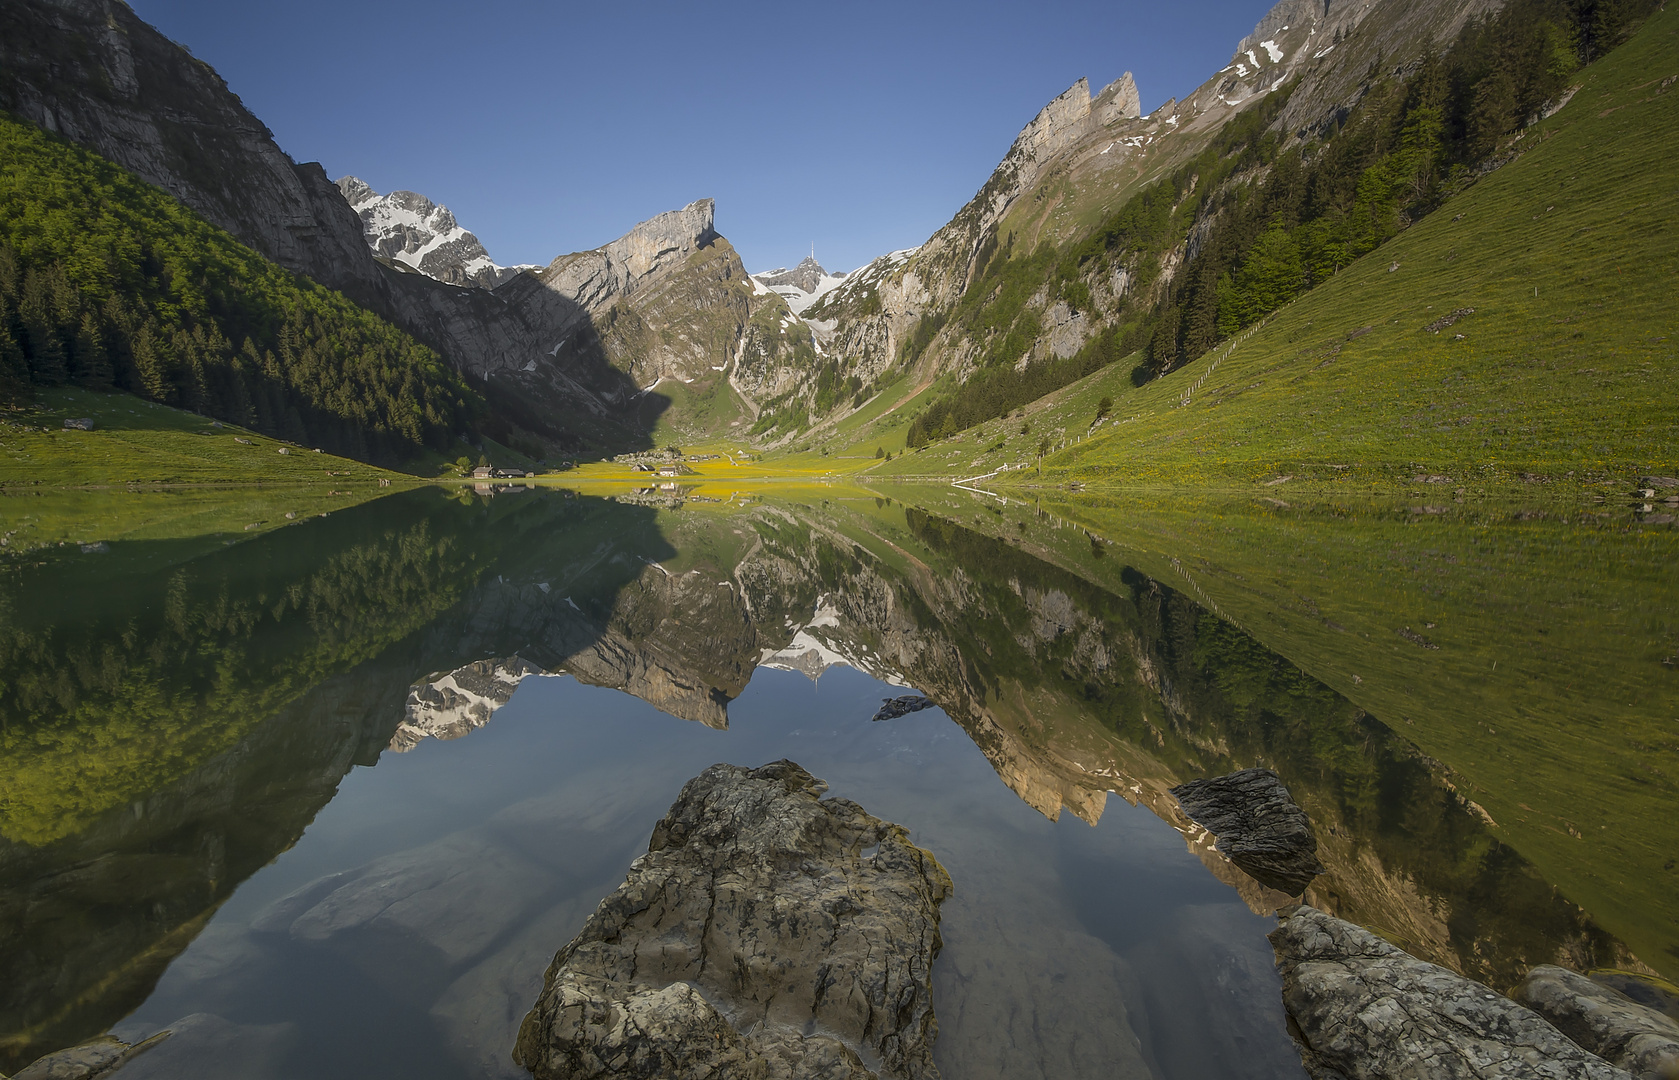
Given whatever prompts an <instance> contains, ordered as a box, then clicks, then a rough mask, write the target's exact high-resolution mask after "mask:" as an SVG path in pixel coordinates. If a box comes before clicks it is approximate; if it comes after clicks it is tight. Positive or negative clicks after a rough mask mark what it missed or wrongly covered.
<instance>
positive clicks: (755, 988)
mask: <svg viewBox="0 0 1679 1080" xmlns="http://www.w3.org/2000/svg"><path fill="white" fill-rule="evenodd" d="M826 790H827V786H826V785H825V784H823V783H822V782H821V781H820V780H817V779H815V778H814V777H812V776H811V775H810V774H809V773H807V772H805V770H803V769H801V768H800V767H799V766H797V765H795V764H794V763H792V762H790V761H778V762H775V763H773V764H770V765H765V766H764V767H762V768H759V769H746V768H742V767H740V766H736V765H714V766H712V767H711V768H709V769H707V770H706V771H705V772H703V773H701V774H700V775H699V776H697V777H695V778H694V779H693V780H690V781H689V782H688V783H687V785H685V786H684V787H683V789H682V794H681V796H680V797H679V798H678V799H677V801H676V803H675V804H674V805H673V806H672V807H671V809H670V812H669V813H668V814H666V815H665V817H664V819H663V820H661V821H660V822H659V823H658V825H657V826H655V828H654V830H653V837H652V841H651V842H650V843H649V845H648V851H647V854H646V855H644V856H642V857H640V858H638V859H637V860H636V861H635V863H634V864H632V866H631V868H630V873H629V876H628V877H627V878H626V879H625V880H624V883H623V885H621V886H620V887H619V888H618V890H617V891H616V892H614V893H613V894H612V895H611V896H608V897H607V898H606V899H605V900H603V901H602V902H601V904H600V907H598V908H597V909H596V910H595V913H594V914H593V915H592V916H591V917H590V918H589V921H588V923H587V925H585V927H584V928H583V931H582V933H580V934H578V935H577V937H576V938H574V939H573V940H572V941H571V943H570V944H568V945H567V946H566V947H565V948H563V949H561V950H560V952H559V954H558V955H556V956H555V957H554V962H553V964H552V966H550V967H549V969H548V973H547V975H546V977H545V978H544V980H543V990H542V995H541V997H540V998H538V1000H537V1002H536V1006H535V1007H534V1008H533V1009H532V1010H531V1012H530V1014H529V1015H528V1016H527V1017H526V1018H525V1022H524V1024H523V1025H522V1026H521V1028H520V1031H519V1039H518V1043H517V1045H516V1047H515V1049H514V1058H515V1060H517V1061H518V1062H519V1063H520V1064H522V1065H524V1066H525V1067H526V1068H528V1069H529V1070H530V1071H531V1072H532V1073H533V1074H534V1075H535V1076H536V1077H537V1078H538V1080H550V1078H553V1080H558V1078H561V1077H564V1078H583V1077H602V1076H614V1077H648V1078H651V1077H676V1076H684V1077H685V1076H694V1077H698V1076H715V1077H718V1078H720V1080H727V1078H733V1077H741V1078H745V1077H753V1078H760V1077H761V1078H772V1077H794V1076H799V1077H806V1076H809V1077H836V1078H838V1077H843V1078H847V1080H865V1078H872V1077H877V1076H879V1077H903V1078H916V1080H936V1078H937V1076H938V1070H937V1068H936V1067H935V1066H934V1064H933V1057H932V1045H933V1040H934V1038H935V1036H936V1032H937V1023H936V1021H935V1019H934V1016H933V1006H932V996H931V982H930V980H931V977H932V965H933V958H934V956H935V955H936V954H937V952H938V950H939V947H940V944H941V943H940V939H939V932H938V922H939V914H938V909H939V904H940V902H941V901H942V900H944V898H945V897H946V896H947V895H949V893H950V889H951V886H950V879H949V878H948V876H946V874H945V872H944V870H943V868H942V867H940V866H939V864H938V862H937V860H935V859H934V858H933V856H932V855H931V854H929V853H928V852H926V851H923V850H922V849H920V848H918V847H916V846H915V845H914V844H912V843H910V842H909V838H908V834H907V833H906V832H905V831H904V830H903V829H902V828H901V827H899V826H897V825H892V824H889V823H887V822H884V821H881V820H880V819H879V818H875V817H872V816H870V815H869V814H868V813H867V812H865V811H864V810H863V808H862V807H860V806H858V805H857V804H856V803H853V802H850V801H848V800H845V799H838V798H835V799H826V800H823V799H821V798H820V796H821V795H822V794H823V793H824V792H825V791H826Z"/></svg>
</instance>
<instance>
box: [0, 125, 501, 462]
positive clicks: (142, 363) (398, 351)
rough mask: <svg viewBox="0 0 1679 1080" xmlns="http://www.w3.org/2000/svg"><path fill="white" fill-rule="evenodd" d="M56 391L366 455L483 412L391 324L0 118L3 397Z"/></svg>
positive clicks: (380, 455) (98, 163) (101, 165)
mask: <svg viewBox="0 0 1679 1080" xmlns="http://www.w3.org/2000/svg"><path fill="white" fill-rule="evenodd" d="M63 385H77V386H83V387H87V388H90V389H97V390H126V391H130V392H132V393H135V394H138V395H140V396H141V397H144V398H148V399H150V400H152V401H157V402H161V403H163V404H167V405H173V406H177V407H179V408H184V409H189V410H192V411H194V412H197V413H200V414H202V415H206V416H213V417H216V418H218V419H221V420H225V421H228V422H231V423H235V424H239V425H242V426H245V427H249V428H252V429H254V430H257V431H261V432H263V433H264V434H268V435H272V436H274V437H276V438H280V439H288V440H291V441H294V442H298V443H305V444H309V445H312V446H319V447H321V448H323V449H327V450H331V451H333V452H335V453H341V454H345V455H347V456H351V457H356V458H361V459H364V460H387V461H390V460H400V459H403V458H406V457H408V456H411V455H412V454H413V453H415V452H416V451H419V450H421V449H423V448H425V447H433V448H438V449H441V448H444V447H447V446H448V445H449V444H450V442H451V441H452V440H453V438H454V436H455V435H457V434H460V433H467V432H470V431H472V430H473V429H474V426H475V424H476V422H477V418H478V415H479V413H480V412H481V410H482V405H481V399H480V398H479V396H478V395H477V394H476V393H474V392H473V391H472V390H471V389H470V388H469V387H468V386H467V385H466V383H465V382H464V381H463V380H462V379H461V377H460V376H459V375H458V374H457V373H456V372H455V371H453V370H452V369H451V368H449V367H448V366H447V365H446V364H444V363H443V362H442V360H441V359H440V358H439V357H438V356H437V354H436V353H435V352H433V351H432V350H430V349H428V348H426V347H425V346H423V345H421V344H419V343H418V342H416V341H414V340H413V339H412V338H410V337H409V336H408V335H406V334H404V333H403V332H401V331H400V330H398V329H396V328H395V327H393V326H391V325H390V324H389V323H386V322H384V321H383V320H382V319H380V318H378V317H377V316H375V315H373V314H371V313H370V312H367V311H364V310H362V309H361V308H358V307H356V306H355V305H354V304H352V303H351V302H350V301H348V300H346V299H345V298H344V297H343V296H342V295H340V294H339V293H336V292H333V291H332V290H330V289H327V288H325V287H324V286H321V285H319V284H316V283H315V282H312V281H310V280H309V279H307V278H303V277H300V276H298V275H296V274H293V273H291V272H289V271H287V270H284V269H282V268H281V267H279V266H276V265H275V264H273V263H271V262H269V261H268V260H266V259H265V258H263V257H262V256H261V255H259V254H257V253H256V252H255V251H252V250H251V249H250V248H247V247H245V246H244V245H243V244H241V243H239V241H237V240H236V239H234V238H233V237H232V236H230V235H229V234H227V233H225V232H223V231H222V230H220V229H218V228H216V227H215V226H213V225H210V224H209V223H208V222H206V221H204V220H203V219H202V218H199V217H198V216H197V215H196V214H194V213H192V212H191V211H189V210H187V209H186V208H185V207H183V206H181V204H179V203H178V202H176V201H175V200H174V199H172V198H170V197H169V196H168V195H167V194H165V193H164V192H162V191H160V190H159V189H157V188H154V187H152V186H151V185H149V184H146V183H145V182H143V181H141V180H140V179H139V178H137V177H135V176H133V175H132V174H130V173H128V172H126V171H125V170H123V169H121V168H120V167H118V166H116V165H114V164H112V163H111V162H109V161H106V160H104V159H103V158H100V157H98V156H97V155H95V154H92V153H89V152H88V151H86V150H83V149H81V148H79V147H76V146H74V145H72V144H70V143H68V142H66V141H65V140H63V139H61V138H58V137H57V136H52V135H48V134H47V133H45V132H42V131H40V130H39V129H37V128H35V127H34V126H32V125H30V124H26V123H23V122H21V121H19V120H17V119H16V118H15V117H12V116H9V115H6V114H3V113H0V403H3V404H13V405H15V404H19V403H22V402H25V401H27V400H29V399H30V397H31V396H32V391H33V390H34V389H35V388H37V387H52V386H63Z"/></svg>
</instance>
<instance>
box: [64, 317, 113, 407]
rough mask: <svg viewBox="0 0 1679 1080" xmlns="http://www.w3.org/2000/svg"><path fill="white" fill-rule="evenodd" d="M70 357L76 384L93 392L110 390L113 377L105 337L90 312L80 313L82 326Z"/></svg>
mask: <svg viewBox="0 0 1679 1080" xmlns="http://www.w3.org/2000/svg"><path fill="white" fill-rule="evenodd" d="M71 356H72V363H71V370H72V372H73V373H74V375H75V379H76V382H77V383H79V384H80V385H82V386H86V387H89V388H90V389H94V390H108V389H110V388H111V382H112V379H113V377H114V372H113V371H112V368H111V356H110V354H109V353H108V352H106V350H105V335H103V334H102V333H100V332H99V320H98V318H97V317H95V316H94V314H93V312H91V311H84V312H82V325H81V327H80V328H79V329H78V330H77V331H76V345H75V349H74V351H73V352H72V354H71Z"/></svg>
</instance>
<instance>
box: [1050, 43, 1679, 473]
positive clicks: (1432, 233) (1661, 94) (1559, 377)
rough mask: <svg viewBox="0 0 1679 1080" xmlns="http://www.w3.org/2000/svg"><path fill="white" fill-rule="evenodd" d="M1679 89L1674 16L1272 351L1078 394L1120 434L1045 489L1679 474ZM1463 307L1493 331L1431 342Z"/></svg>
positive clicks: (1476, 324)
mask: <svg viewBox="0 0 1679 1080" xmlns="http://www.w3.org/2000/svg"><path fill="white" fill-rule="evenodd" d="M1675 76H1679V12H1672V11H1668V12H1661V13H1658V14H1656V15H1654V16H1652V17H1651V19H1650V20H1649V22H1648V23H1647V25H1646V26H1645V28H1644V29H1643V30H1642V31H1641V32H1640V33H1639V34H1638V35H1637V36H1636V37H1635V38H1634V40H1633V41H1631V42H1629V43H1628V44H1627V45H1625V46H1623V47H1622V48H1621V49H1619V50H1617V51H1616V52H1615V53H1613V54H1611V55H1610V56H1609V57H1608V58H1606V59H1605V60H1604V61H1603V62H1602V63H1600V64H1598V65H1595V66H1593V67H1591V68H1587V69H1585V70H1584V71H1583V72H1582V73H1581V89H1580V90H1579V92H1578V93H1577V94H1576V95H1575V96H1574V98H1573V100H1572V101H1571V102H1570V103H1569V104H1568V106H1567V107H1566V108H1564V109H1563V110H1562V111H1561V112H1560V113H1559V114H1558V115H1556V116H1555V117H1552V118H1551V119H1550V120H1548V121H1545V122H1543V123H1541V124H1539V125H1537V126H1536V127H1534V128H1531V129H1529V130H1528V132H1527V134H1526V135H1525V137H1524V138H1523V139H1522V142H1521V145H1523V146H1525V147H1528V149H1527V150H1526V152H1525V153H1523V154H1522V155H1521V156H1520V157H1519V158H1517V159H1516V160H1515V161H1514V162H1512V163H1511V164H1509V165H1507V166H1505V167H1504V168H1502V169H1500V170H1498V171H1497V172H1495V173H1493V174H1492V175H1490V176H1488V177H1486V178H1485V179H1483V180H1482V181H1481V182H1480V183H1478V184H1476V185H1475V186H1473V187H1472V188H1470V189H1469V190H1468V191H1466V192H1464V193H1463V194H1462V195H1460V196H1458V197H1456V198H1454V199H1452V200H1450V201H1449V202H1448V203H1447V204H1446V205H1445V207H1444V208H1443V209H1441V210H1439V211H1437V212H1436V213H1435V214H1433V215H1431V216H1430V217H1429V218H1427V219H1425V220H1423V221H1422V222H1420V223H1418V224H1417V225H1415V226H1414V227H1412V228H1411V229H1410V230H1408V231H1406V232H1405V233H1403V234H1402V235H1400V236H1399V237H1397V238H1396V239H1395V240H1393V241H1392V242H1391V243H1390V244H1388V245H1387V246H1386V247H1384V248H1382V249H1381V250H1380V251H1378V252H1376V253H1374V254H1373V255H1371V256H1368V257H1366V258H1365V259H1363V260H1361V261H1360V262H1358V263H1356V264H1354V265H1353V266H1352V267H1350V268H1349V269H1347V270H1345V271H1343V272H1342V273H1341V274H1340V275H1338V276H1337V277H1336V278H1335V279H1334V280H1332V281H1330V282H1328V283H1327V284H1325V285H1323V286H1321V287H1320V288H1319V289H1317V290H1315V291H1314V292H1312V293H1309V294H1308V295H1306V296H1305V297H1303V298H1301V299H1300V300H1299V301H1297V302H1295V303H1294V304H1292V305H1290V306H1289V307H1287V308H1284V309H1283V310H1282V311H1280V312H1278V313H1277V314H1276V315H1275V316H1274V317H1273V318H1272V319H1271V320H1270V321H1269V322H1268V323H1266V324H1264V325H1263V327H1262V328H1260V329H1259V330H1258V331H1257V332H1256V333H1254V334H1253V335H1252V336H1251V337H1249V338H1247V339H1246V340H1238V341H1237V342H1236V343H1235V344H1234V346H1233V347H1231V348H1228V349H1226V348H1224V347H1221V348H1220V349H1217V350H1215V351H1214V352H1213V353H1212V354H1210V355H1208V356H1205V357H1203V358H1202V359H1200V360H1199V361H1197V362H1196V363H1194V364H1191V365H1189V366H1188V367H1186V368H1184V369H1182V370H1180V371H1177V372H1174V373H1173V374H1172V375H1171V376H1169V377H1167V378H1164V379H1160V380H1158V381H1156V382H1154V383H1151V384H1148V385H1147V386H1144V387H1142V388H1140V389H1129V388H1127V387H1124V386H1120V385H1114V384H1115V383H1118V382H1120V381H1121V380H1119V379H1117V378H1109V379H1108V380H1107V384H1106V386H1104V387H1102V388H1100V391H1099V390H1098V388H1096V387H1088V388H1086V389H1085V393H1083V394H1082V395H1076V396H1077V397H1078V399H1079V404H1081V405H1086V406H1087V407H1088V405H1090V404H1091V403H1090V402H1089V400H1088V399H1089V398H1090V397H1092V396H1093V395H1095V394H1096V393H1098V392H1103V393H1108V394H1110V395H1111V396H1112V397H1113V398H1114V400H1115V407H1114V410H1113V415H1114V418H1115V420H1114V422H1111V423H1109V424H1106V425H1104V426H1103V427H1102V428H1101V429H1099V431H1098V433H1097V434H1098V437H1096V438H1094V439H1088V440H1086V441H1084V442H1083V443H1081V444H1079V445H1077V446H1075V447H1074V448H1072V449H1070V450H1068V451H1066V452H1063V453H1060V454H1058V455H1055V456H1054V457H1052V458H1051V459H1050V460H1049V461H1048V462H1046V468H1045V476H1046V477H1047V478H1051V479H1080V480H1087V481H1089V480H1102V481H1115V482H1135V481H1168V482H1175V483H1176V482H1208V481H1213V482H1217V481H1263V480H1266V479H1270V478H1274V477H1278V476H1281V475H1289V474H1293V475H1296V476H1318V477H1324V478H1328V477H1336V476H1338V477H1340V478H1341V479H1343V480H1346V481H1359V480H1365V479H1368V480H1370V481H1373V482H1377V483H1392V482H1395V481H1405V480H1409V479H1410V478H1412V477H1413V476H1415V475H1416V474H1419V473H1420V474H1425V475H1442V476H1450V477H1452V478H1453V480H1454V481H1455V482H1471V481H1476V480H1482V479H1486V480H1494V479H1499V478H1502V479H1507V480H1508V479H1519V478H1520V477H1522V475H1523V474H1532V475H1534V476H1538V477H1542V478H1560V479H1566V478H1568V477H1569V476H1570V474H1572V476H1573V478H1575V479H1577V480H1578V479H1587V478H1603V479H1612V480H1614V481H1617V482H1620V481H1630V480H1633V479H1636V477H1637V475H1639V474H1641V473H1645V472H1658V473H1667V474H1671V473H1673V472H1674V471H1675V468H1676V467H1679V424H1676V423H1675V414H1674V412H1673V401H1674V399H1675V396H1676V393H1679V345H1676V341H1679V243H1676V241H1679V228H1676V224H1679V221H1676V210H1675V208H1676V206H1679V88H1676V82H1679V80H1676V79H1675ZM1464 309H1473V310H1474V314H1472V315H1464V316H1462V317H1461V318H1459V319H1458V321H1456V322H1455V323H1452V324H1451V325H1448V326H1445V327H1441V328H1440V329H1438V331H1437V332H1436V331H1431V330H1430V327H1433V326H1437V325H1438V323H1439V322H1440V321H1441V320H1442V319H1444V318H1447V317H1449V316H1451V315H1452V313H1453V312H1457V311H1461V310H1464ZM1186 399H1187V401H1188V404H1187V405H1186V404H1185V400H1186ZM1093 415H1094V409H1093V408H1087V411H1084V413H1083V415H1082V416H1080V417H1078V419H1077V420H1073V422H1072V424H1070V425H1069V426H1070V427H1071V428H1073V429H1075V430H1077V429H1081V428H1082V426H1083V425H1082V424H1081V423H1080V421H1083V422H1084V423H1088V418H1090V417H1093ZM1068 419H1069V420H1072V419H1073V418H1072V417H1070V416H1069V417H1068ZM1328 465H1348V466H1351V468H1347V469H1336V470H1330V469H1327V468H1325V466H1328Z"/></svg>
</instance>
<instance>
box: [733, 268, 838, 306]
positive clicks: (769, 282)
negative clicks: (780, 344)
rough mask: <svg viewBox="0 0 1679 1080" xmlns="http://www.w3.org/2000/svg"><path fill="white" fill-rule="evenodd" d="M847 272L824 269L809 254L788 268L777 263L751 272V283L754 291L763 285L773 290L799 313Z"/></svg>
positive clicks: (833, 285)
mask: <svg viewBox="0 0 1679 1080" xmlns="http://www.w3.org/2000/svg"><path fill="white" fill-rule="evenodd" d="M846 276H847V275H846V274H845V273H844V272H843V271H840V272H837V273H836V272H830V271H828V270H824V269H823V268H822V264H821V263H819V262H817V261H816V256H815V255H814V254H811V255H809V256H806V257H805V258H804V259H802V260H801V261H800V262H799V265H797V266H795V267H793V269H791V270H789V269H787V268H786V267H785V266H778V267H776V268H775V269H774V270H766V271H764V272H763V273H761V274H753V275H752V287H753V290H754V291H757V290H758V289H763V290H765V291H767V292H773V293H775V294H776V295H777V296H780V297H781V298H782V299H783V300H785V301H787V306H788V307H790V308H792V309H793V313H794V314H795V315H802V314H804V311H805V309H806V308H808V307H810V306H811V305H812V304H814V303H816V301H818V300H820V299H821V298H822V297H823V296H825V295H827V294H828V293H830V292H832V291H833V290H834V289H835V288H837V287H838V286H839V285H840V284H842V283H843V282H844V281H845V279H846Z"/></svg>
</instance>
